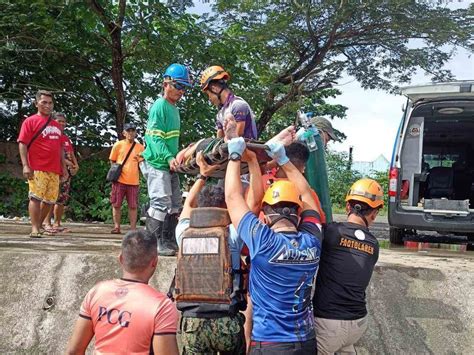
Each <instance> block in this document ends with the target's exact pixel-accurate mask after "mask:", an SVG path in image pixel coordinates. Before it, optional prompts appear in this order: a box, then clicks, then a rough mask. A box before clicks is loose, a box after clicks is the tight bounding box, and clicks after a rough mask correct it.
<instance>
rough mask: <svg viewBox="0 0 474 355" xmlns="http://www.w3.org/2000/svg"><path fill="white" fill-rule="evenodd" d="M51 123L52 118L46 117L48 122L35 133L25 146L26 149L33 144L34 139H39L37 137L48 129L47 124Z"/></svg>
mask: <svg viewBox="0 0 474 355" xmlns="http://www.w3.org/2000/svg"><path fill="white" fill-rule="evenodd" d="M51 121H52V117H51V115H50V116H49V117H48V120H47V121H46V123H45V124H44V125H43V126H42V127H41V128H40V129H39V130H38V131H37V132H36V133H35V135H34V136H33V138H31V140H30V142H29V143H28V144H27V146H26V149H27V150H28V149H30V147H31V145H32V144H33V142H34V141H35V139H36V138H38V137H39V135H40V134H41V132H43V130H44V129H45V128H46V127H48V125H49V122H51Z"/></svg>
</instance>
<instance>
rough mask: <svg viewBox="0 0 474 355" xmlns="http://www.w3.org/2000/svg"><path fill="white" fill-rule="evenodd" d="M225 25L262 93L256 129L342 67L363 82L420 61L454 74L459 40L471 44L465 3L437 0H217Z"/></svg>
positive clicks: (392, 82)
mask: <svg viewBox="0 0 474 355" xmlns="http://www.w3.org/2000/svg"><path fill="white" fill-rule="evenodd" d="M214 9H215V11H216V12H217V13H218V14H219V16H220V20H221V23H222V29H223V31H227V32H231V33H232V35H233V38H234V42H242V43H245V46H246V48H247V51H248V52H249V53H252V58H253V59H252V60H249V61H248V62H247V69H248V70H249V71H250V72H252V73H253V75H254V76H255V77H256V78H258V81H259V84H260V97H261V98H262V101H263V102H262V103H261V104H260V105H261V110H260V111H259V112H260V119H259V122H258V127H259V130H262V129H263V128H264V127H266V126H267V124H268V123H269V122H270V120H271V119H272V117H273V115H274V114H275V113H276V112H278V111H279V110H281V109H283V108H284V107H285V106H287V105H288V104H290V103H292V102H297V101H298V100H299V98H300V96H305V97H311V96H312V95H314V93H315V92H318V91H320V90H323V89H326V88H330V87H331V86H332V85H333V83H335V82H336V81H337V80H338V79H339V78H341V76H342V75H343V74H344V73H347V74H349V75H351V76H353V77H355V78H356V79H357V80H358V81H359V83H360V84H361V86H362V87H363V88H370V89H374V88H379V89H384V90H396V88H397V87H396V85H397V83H407V82H409V81H410V79H411V77H412V75H413V73H414V72H415V71H416V70H417V69H422V70H423V71H424V72H426V73H428V74H431V76H432V78H433V80H444V79H451V78H452V75H451V73H450V72H449V71H447V70H444V69H443V65H444V64H445V63H446V61H447V60H448V59H449V58H450V57H451V55H452V54H453V53H454V49H453V48H456V47H463V48H467V49H469V50H472V49H473V45H472V33H473V29H474V24H473V22H472V21H471V20H470V19H471V17H472V14H473V12H474V4H471V5H470V7H469V9H458V10H450V9H448V8H447V7H446V6H444V4H443V2H442V1H439V2H437V1H412V0H391V1H386V0H368V1H348V0H328V1H315V0H293V1H248V0H235V1H225V0H217V1H216V2H215V6H214Z"/></svg>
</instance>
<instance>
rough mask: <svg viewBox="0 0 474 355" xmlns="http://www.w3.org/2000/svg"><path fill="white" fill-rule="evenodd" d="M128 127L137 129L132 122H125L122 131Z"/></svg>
mask: <svg viewBox="0 0 474 355" xmlns="http://www.w3.org/2000/svg"><path fill="white" fill-rule="evenodd" d="M129 129H134V130H136V129H137V126H135V124H134V123H125V124H124V125H123V130H124V131H128V130H129Z"/></svg>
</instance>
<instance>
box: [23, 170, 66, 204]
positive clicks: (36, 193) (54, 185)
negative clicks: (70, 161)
mask: <svg viewBox="0 0 474 355" xmlns="http://www.w3.org/2000/svg"><path fill="white" fill-rule="evenodd" d="M28 186H29V192H28V197H29V198H34V199H35V200H39V201H41V202H44V203H47V204H51V205H53V204H55V203H56V200H57V199H58V195H59V174H56V173H51V172H48V171H34V173H33V179H31V180H28Z"/></svg>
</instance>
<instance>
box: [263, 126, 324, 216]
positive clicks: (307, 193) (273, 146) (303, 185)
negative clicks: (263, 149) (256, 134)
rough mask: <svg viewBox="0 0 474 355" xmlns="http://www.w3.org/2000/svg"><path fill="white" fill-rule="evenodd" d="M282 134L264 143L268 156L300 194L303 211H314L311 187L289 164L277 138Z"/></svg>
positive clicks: (283, 148)
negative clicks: (267, 149)
mask: <svg viewBox="0 0 474 355" xmlns="http://www.w3.org/2000/svg"><path fill="white" fill-rule="evenodd" d="M283 132H284V131H282V132H280V133H279V134H278V135H277V136H275V137H274V138H272V139H270V140H269V141H268V142H267V143H266V145H267V146H268V148H269V151H268V154H269V155H270V156H271V157H272V158H273V159H275V160H276V162H277V163H278V165H279V166H281V168H282V169H283V171H284V172H285V174H286V176H287V177H288V180H289V181H291V182H292V183H293V184H295V186H296V188H297V189H298V191H299V192H300V194H301V199H302V200H303V209H304V210H306V209H312V210H315V209H316V208H317V206H316V203H315V202H314V199H313V196H312V194H311V187H310V186H309V184H308V182H307V181H306V179H305V177H304V176H303V174H301V172H300V171H299V170H298V169H297V168H296V167H295V166H294V165H293V164H292V163H291V162H290V160H289V159H288V157H287V156H286V153H285V147H284V146H283V144H282V140H280V139H279V136H282V133H283Z"/></svg>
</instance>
